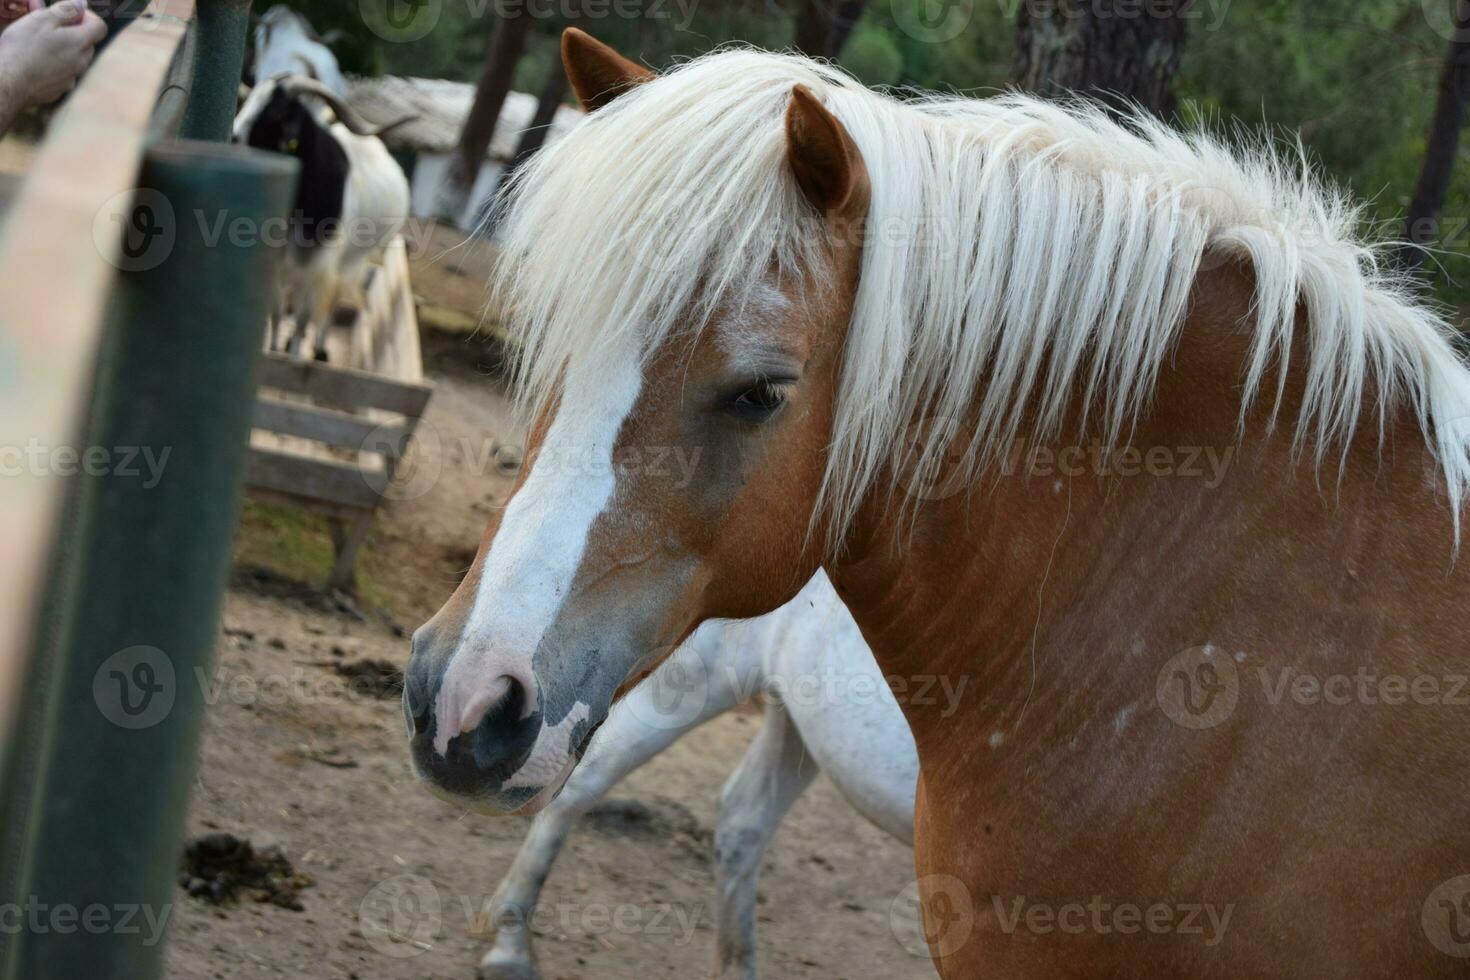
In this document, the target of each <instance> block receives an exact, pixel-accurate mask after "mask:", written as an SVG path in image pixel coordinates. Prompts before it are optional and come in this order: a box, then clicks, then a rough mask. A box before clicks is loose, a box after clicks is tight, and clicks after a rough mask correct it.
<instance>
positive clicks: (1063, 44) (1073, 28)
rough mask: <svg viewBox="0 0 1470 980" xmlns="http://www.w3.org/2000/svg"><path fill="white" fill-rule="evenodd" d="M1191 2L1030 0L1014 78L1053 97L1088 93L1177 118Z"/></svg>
mask: <svg viewBox="0 0 1470 980" xmlns="http://www.w3.org/2000/svg"><path fill="white" fill-rule="evenodd" d="M1189 4H1190V0H1152V2H1150V3H1146V4H1145V3H1138V2H1136V0H1022V2H1021V6H1020V10H1019V12H1018V13H1017V16H1016V61H1015V69H1014V71H1013V73H1012V81H1013V82H1014V83H1015V85H1016V86H1017V87H1018V88H1021V89H1023V90H1024V91H1028V92H1034V93H1035V94H1037V95H1040V96H1043V97H1046V98H1055V97H1057V96H1059V95H1063V94H1065V93H1067V92H1082V93H1084V94H1087V95H1090V96H1093V97H1094V98H1097V99H1100V100H1101V101H1103V102H1105V103H1108V104H1111V105H1114V106H1118V107H1121V106H1123V105H1126V104H1127V103H1129V102H1136V103H1138V104H1139V105H1142V106H1144V107H1145V108H1147V109H1149V110H1150V111H1152V112H1154V113H1156V114H1158V115H1161V116H1169V115H1172V114H1173V112H1174V76H1175V74H1176V73H1177V72H1178V71H1179V60H1180V56H1181V55H1182V54H1183V52H1184V36H1185V30H1184V28H1185V20H1184V17H1183V16H1182V15H1183V13H1184V12H1185V10H1186V9H1187V8H1188V6H1189Z"/></svg>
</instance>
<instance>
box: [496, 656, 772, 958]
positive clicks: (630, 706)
mask: <svg viewBox="0 0 1470 980" xmlns="http://www.w3.org/2000/svg"><path fill="white" fill-rule="evenodd" d="M673 661H677V663H674V662H673ZM675 672H677V677H678V683H679V684H680V685H681V686H682V685H686V684H689V683H691V676H692V675H691V672H694V675H697V676H693V680H692V683H693V685H694V687H695V688H696V689H697V690H699V691H700V692H701V694H702V695H703V697H704V701H703V704H702V705H700V706H698V707H699V710H698V711H697V712H693V713H685V712H679V713H677V714H670V712H669V708H668V706H667V705H668V698H667V696H665V695H663V694H661V683H662V682H664V681H665V680H667V679H668V678H670V677H673V676H674V673H675ZM743 693H744V692H743V691H741V690H740V689H739V687H738V686H737V685H736V684H734V683H732V682H730V680H729V678H728V675H725V674H723V673H722V672H719V671H707V670H706V668H705V666H704V665H703V664H702V663H701V662H700V660H699V658H698V657H697V656H696V655H695V654H694V651H692V650H690V649H688V648H686V649H685V650H683V651H679V652H676V653H675V654H674V657H673V658H672V660H671V663H670V664H667V665H665V666H664V667H662V668H660V669H659V670H658V671H655V672H654V675H653V676H652V677H650V678H649V679H648V681H646V682H645V683H643V684H642V685H640V686H639V687H638V688H636V689H635V690H634V691H632V692H631V693H630V694H629V695H628V696H627V697H625V698H624V699H623V700H622V701H621V702H619V703H618V704H617V705H615V706H614V707H613V710H612V712H611V713H610V714H609V715H608V717H607V721H606V722H605V723H604V724H603V726H602V727H601V728H600V729H598V732H597V734H596V735H595V736H593V739H592V744H591V745H589V746H588V747H587V755H586V757H584V758H583V759H582V761H581V763H579V764H578V765H577V768H576V769H574V770H573V771H572V775H571V776H570V777H569V778H568V779H567V783H566V786H564V787H563V788H562V791H561V793H560V795H558V796H557V798H556V799H554V800H552V801H551V803H550V804H549V805H548V806H547V807H546V809H544V810H542V811H541V812H540V813H539V814H537V815H536V819H535V820H534V821H532V823H531V830H530V832H529V833H528V834H527V835H526V840H525V842H524V843H523V844H521V849H520V851H519V852H518V853H517V854H516V857H515V861H514V862H512V864H511V866H510V870H509V871H508V872H506V875H505V877H504V878H503V879H502V880H501V882H500V887H498V888H497V889H496V890H495V894H494V896H493V897H492V898H491V899H490V906H489V909H488V911H489V913H490V914H491V916H492V917H493V918H492V919H491V922H493V923H494V924H495V926H496V933H495V945H494V946H493V947H492V948H491V950H490V952H488V953H486V954H485V958H484V959H482V960H481V961H480V970H479V976H480V980H537V978H538V977H539V976H540V973H539V972H538V971H537V968H536V955H535V952H534V951H533V950H532V948H531V928H530V923H531V917H532V915H533V914H534V912H535V910H536V902H537V900H538V899H539V898H540V896H541V888H542V886H543V885H545V884H546V878H547V876H548V875H550V874H551V866H552V864H553V863H554V862H555V861H556V857H557V854H559V853H560V852H561V848H562V845H563V844H564V843H565V842H566V839H567V834H569V833H571V830H572V827H573V825H574V824H575V823H576V822H577V818H578V817H580V816H581V815H582V814H584V813H586V812H587V811H588V810H590V809H591V808H592V807H593V806H595V805H596V804H597V803H598V801H599V800H601V799H602V798H603V797H605V796H606V795H607V794H608V792H610V791H611V790H612V788H613V787H614V786H616V785H617V784H618V782H619V781H621V780H622V779H623V777H625V776H627V775H628V773H630V772H632V771H633V770H634V769H637V768H638V767H639V766H641V765H643V764H644V763H645V762H647V761H648V760H649V759H652V758H653V757H654V756H656V755H658V754H659V753H660V752H662V751H663V750H664V749H666V748H668V747H669V746H670V745H673V744H674V743H675V742H677V741H678V740H679V739H680V738H681V737H683V735H684V734H685V733H686V732H688V731H690V730H692V729H694V728H697V727H698V726H700V725H702V724H704V723H705V722H706V721H709V720H710V719H711V718H714V717H716V716H718V715H721V714H724V713H725V712H726V711H729V710H730V709H731V708H733V707H735V705H737V704H739V703H740V700H741V698H742V695H743ZM686 714H688V716H687V717H686Z"/></svg>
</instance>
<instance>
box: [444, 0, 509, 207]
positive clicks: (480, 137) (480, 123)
mask: <svg viewBox="0 0 1470 980" xmlns="http://www.w3.org/2000/svg"><path fill="white" fill-rule="evenodd" d="M500 7H501V9H500V16H499V19H498V20H496V22H495V28H494V30H492V31H491V32H490V41H489V43H488V44H487V45H486V49H485V65H484V67H483V68H482V69H481V71H480V80H479V82H478V83H477V84H476V85H475V100H474V102H473V103H472V104H471V106H470V112H469V115H468V116H466V117H465V122H464V128H463V129H462V130H460V134H459V141H458V143H457V144H456V145H455V148H454V156H453V157H452V158H451V159H450V162H449V172H448V175H447V177H446V179H445V182H444V186H443V187H441V188H440V190H439V196H438V200H437V201H436V202H435V210H436V211H438V213H439V216H440V217H442V218H448V219H455V218H458V217H459V215H461V214H462V213H464V209H465V207H466V206H468V204H469V198H470V193H471V191H473V190H474V187H475V178H477V177H478V176H479V175H480V167H481V166H482V165H483V164H484V161H485V156H486V154H487V153H488V152H489V149H490V140H491V139H492V138H493V137H494V135H495V124H496V123H497V122H499V121H500V110H501V109H502V108H504V107H505V97H506V96H507V95H509V94H510V88H511V82H512V81H513V80H514V78H515V70H516V64H517V63H518V62H520V60H521V54H522V53H523V52H524V51H525V49H526V35H527V34H528V33H530V30H531V15H530V13H529V12H528V11H527V10H526V7H525V4H524V3H515V2H512V3H510V4H501V5H500Z"/></svg>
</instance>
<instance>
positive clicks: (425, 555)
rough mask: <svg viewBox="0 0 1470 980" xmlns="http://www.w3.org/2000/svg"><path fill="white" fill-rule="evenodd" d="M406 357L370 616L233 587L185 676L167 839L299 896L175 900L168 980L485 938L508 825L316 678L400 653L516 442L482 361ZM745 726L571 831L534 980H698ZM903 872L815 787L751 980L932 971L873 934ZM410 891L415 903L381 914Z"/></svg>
mask: <svg viewBox="0 0 1470 980" xmlns="http://www.w3.org/2000/svg"><path fill="white" fill-rule="evenodd" d="M437 274H438V276H439V278H440V279H443V280H445V281H451V282H454V283H455V288H456V289H458V290H460V291H461V294H462V295H461V296H460V297H458V298H453V299H449V300H446V299H443V298H442V297H443V295H444V293H445V292H446V290H444V289H443V288H441V287H440V286H437V285H435V284H434V277H433V275H426V274H422V273H420V272H419V271H418V270H417V269H416V289H418V290H420V291H421V292H422V290H423V289H424V288H425V286H426V285H427V286H428V287H429V288H430V290H431V291H432V293H433V295H432V296H431V299H432V301H434V302H443V303H444V304H445V305H446V306H460V307H463V306H465V305H467V304H468V303H469V302H470V300H467V299H465V298H464V297H473V301H474V302H478V301H479V298H480V297H481V296H482V295H483V293H482V290H481V289H480V288H479V287H474V286H471V285H469V284H468V283H466V282H462V281H459V280H464V279H467V278H468V277H467V276H464V275H462V274H460V273H457V272H454V271H452V270H443V269H440V270H437ZM471 311H472V310H471ZM467 312H470V311H467ZM426 360H427V362H428V367H429V373H430V376H431V378H432V380H433V381H434V382H435V383H436V384H437V386H438V388H437V391H436V394H435V396H434V399H433V402H432V404H431V407H430V410H429V413H428V415H427V426H428V428H427V429H426V430H424V431H425V432H426V433H431V435H428V436H426V438H425V439H423V440H421V441H420V443H419V449H418V451H417V458H416V460H415V463H414V466H415V469H414V471H413V474H412V475H411V477H410V483H411V485H412V486H413V488H414V489H413V490H412V496H411V499H403V500H399V501H396V502H394V503H392V504H391V505H390V506H388V507H387V508H386V509H385V510H384V511H383V512H382V513H381V514H380V516H379V520H378V522H377V525H376V528H375V536H374V539H373V543H372V549H371V551H370V552H369V553H368V554H366V555H365V556H364V560H365V562H366V563H367V564H366V566H365V569H366V572H367V574H369V575H370V576H371V577H372V579H373V581H374V583H375V586H376V588H377V590H378V592H379V593H381V594H387V595H388V596H390V597H391V599H390V604H391V606H392V608H391V609H389V610H370V611H367V612H359V611H358V610H357V609H356V608H355V607H353V606H351V605H344V604H341V603H339V602H338V601H336V600H334V599H332V598H330V597H326V596H323V595H321V594H319V593H317V592H315V591H314V590H313V589H312V588H311V586H310V585H308V584H306V583H301V582H294V581H289V580H283V579H281V578H279V577H275V576H271V575H268V574H263V573H260V572H258V571H251V570H248V569H240V570H237V574H236V583H235V587H234V589H233V590H232V591H231V594H230V595H229V596H228V599H227V602H226V609H225V615H224V626H223V631H222V635H221V637H220V640H219V650H218V660H217V665H216V671H215V674H214V676H213V677H212V678H206V679H203V680H202V681H200V682H201V683H203V684H205V685H206V687H205V693H206V696H207V697H208V698H209V699H210V703H211V705H212V707H211V709H210V712H209V717H208V722H207V728H206V735H205V742H204V747H203V756H202V762H201V768H200V773H199V777H198V780H197V784H196V787H195V792H194V799H193V804H192V808H191V811H190V814H189V821H188V822H189V833H190V834H191V835H194V834H201V833H205V832H208V831H212V830H222V831H228V832H230V833H233V834H236V835H238V836H241V837H246V838H249V839H251V840H252V841H254V842H255V843H257V844H264V843H275V844H278V845H280V846H282V847H283V848H284V849H285V851H286V854H287V855H288V856H289V857H290V858H291V859H292V861H293V862H294V863H295V865H296V867H297V869H298V870H301V871H304V872H306V873H308V874H309V875H311V876H312V877H313V878H314V879H315V885H314V886H312V887H310V888H308V889H307V890H306V891H304V892H303V893H302V896H301V897H302V903H303V905H304V910H303V911H300V912H293V911H290V910H287V909H284V908H279V907H276V906H273V905H260V904H243V905H234V906H226V907H222V908H216V907H214V906H211V905H208V904H205V903H204V902H202V901H201V900H199V899H193V898H189V897H187V896H186V895H185V893H184V891H183V890H182V889H180V890H179V891H178V892H177V893H176V894H177V907H176V909H175V911H174V917H173V922H172V940H171V946H170V949H169V951H168V955H167V963H168V971H169V975H170V976H172V977H177V978H188V980H195V978H236V977H258V976H290V977H323V978H328V977H330V978H338V977H359V978H364V980H366V978H379V977H389V978H400V977H401V978H415V980H422V978H425V977H433V978H439V977H444V978H472V977H474V975H475V966H476V963H477V962H478V960H479V957H480V955H481V954H482V953H483V952H484V950H485V949H486V948H487V947H488V945H489V933H488V930H487V929H486V927H485V924H484V923H483V921H481V922H477V921H476V918H477V911H478V909H479V907H480V905H481V903H483V902H484V901H485V900H486V899H488V898H489V896H490V895H491V893H492V892H493V890H494V888H495V885H496V883H497V881H498V880H499V877H500V875H501V874H502V873H503V872H504V871H505V869H506V868H507V866H508V865H509V862H510V860H511V858H512V857H513V855H514V854H515V852H516V849H517V848H518V846H519V844H520V841H521V837H522V835H523V834H524V832H525V828H526V826H527V821H525V820H523V819H517V818H506V819H491V818H485V817H479V816H475V815H471V814H466V813H464V812H462V811H460V810H458V809H456V808H454V807H451V806H449V805H447V804H445V803H442V802H440V801H438V800H436V799H435V798H433V797H431V796H429V794H428V793H427V792H425V791H424V790H423V789H422V788H421V787H420V786H419V785H417V784H416V783H415V782H414V780H413V777H412V776H411V774H410V771H409V767H408V762H407V757H406V753H405V751H404V738H403V720H402V715H401V712H400V709H399V706H398V702H397V700H396V698H392V697H390V698H387V699H379V698H377V697H376V696H374V695H373V693H372V692H370V691H367V690H366V689H364V688H360V687H352V686H349V685H348V683H347V681H346V680H344V679H343V677H342V675H341V674H340V673H339V665H341V664H344V663H345V664H355V663H358V662H360V661H362V660H364V659H372V658H384V659H387V660H390V661H392V662H393V663H397V664H401V663H402V662H403V661H404V660H405V659H406V658H407V654H408V644H407V640H406V636H407V633H408V631H410V630H411V629H412V628H413V627H414V626H416V625H417V624H418V623H419V622H420V621H422V619H423V618H425V617H426V616H427V615H429V614H431V613H432V612H433V611H434V610H435V609H436V608H437V607H438V605H439V604H440V603H441V602H442V601H443V600H444V599H445V598H446V597H447V596H448V595H449V593H450V592H451V591H452V590H453V588H454V586H455V584H456V582H457V581H458V578H459V576H460V575H461V574H463V571H464V569H465V567H466V566H467V565H468V564H469V562H470V560H471V558H472V557H473V553H474V548H475V546H476V544H477V542H478V539H479V536H480V534H481V531H482V529H483V526H484V523H485V520H486V517H487V515H488V514H489V512H490V509H491V508H493V507H494V506H496V505H497V504H499V503H501V502H502V501H503V499H504V497H505V495H506V493H507V491H508V489H509V486H510V478H509V477H508V476H505V475H503V474H502V473H501V471H500V467H499V465H498V459H499V457H497V455H496V449H497V447H500V446H505V445H510V446H514V445H515V444H516V443H517V440H518V433H516V432H515V431H514V429H513V427H512V425H511V423H510V415H509V412H508V410H507V404H506V401H505V398H504V395H503V393H502V392H501V391H500V389H499V386H498V384H497V383H496V382H495V380H494V379H493V378H491V377H490V376H489V375H488V374H487V373H486V368H487V366H488V362H489V361H493V355H491V354H487V353H486V348H484V347H482V346H481V345H479V343H478V342H477V341H475V340H472V339H466V338H465V337H463V336H462V335H460V336H452V337H450V336H445V335H442V334H440V335H435V336H432V337H430V338H429V343H428V344H427V347H426ZM197 680H199V679H196V681H197ZM759 721H760V719H759V715H758V714H755V713H753V712H752V711H740V712H734V713H731V714H729V715H726V716H725V717H722V718H720V719H717V720H716V721H714V722H712V723H710V724H709V725H707V726H705V727H704V728H703V729H700V730H698V731H696V732H693V733H691V734H690V735H688V736H687V737H686V738H685V739H684V740H683V741H681V742H680V743H678V744H676V745H675V746H674V747H673V748H672V749H670V750H669V751H668V752H667V753H665V754H664V755H663V756H661V757H659V758H658V759H656V760H654V761H653V762H652V763H650V764H649V765H648V766H647V767H645V768H644V769H643V770H641V771H639V772H637V773H635V774H634V775H633V776H632V777H630V778H629V779H628V780H627V782H626V783H625V784H623V785H622V786H620V787H619V788H618V789H617V790H615V792H614V796H615V798H619V799H627V798H633V799H636V800H638V801H640V802H641V803H642V804H644V805H645V806H646V809H644V810H638V811H635V812H636V813H637V814H641V816H640V818H639V819H635V820H631V821H629V820H617V819H601V820H598V819H591V818H589V820H588V821H587V822H586V825H585V826H584V827H582V828H580V829H579V831H578V832H577V833H576V834H574V835H573V837H572V839H571V841H570V843H569V846H568V847H567V849H566V851H565V852H564V855H563V860H562V861H561V862H560V863H559V864H558V865H557V866H556V869H555V871H554V872H553V873H552V875H551V878H550V880H549V882H548V884H547V887H546V890H545V892H544V894H543V910H542V914H541V915H540V916H538V918H537V919H536V920H535V921H536V931H537V933H538V939H537V941H538V947H539V954H540V964H541V968H542V973H543V975H544V976H545V977H546V978H547V980H555V978H565V980H572V978H578V980H581V978H586V980H592V978H596V980H605V978H612V980H621V978H630V980H632V978H636V980H653V978H679V980H686V978H690V977H699V976H703V975H707V973H708V971H709V964H710V963H711V961H712V957H713V928H712V920H713V905H712V902H713V873H712V871H713V869H712V867H711V857H710V852H711V838H712V834H713V827H714V822H715V810H716V803H717V800H718V795H719V790H720V787H721V785H722V783H723V782H724V780H725V778H726V777H727V776H728V775H729V773H730V772H731V771H732V770H733V768H734V766H735V764H736V763H737V761H738V760H739V758H740V756H741V755H742V753H743V752H744V750H745V746H746V744H747V743H748V742H749V740H750V738H751V736H752V735H753V734H754V733H755V730H756V728H757V726H758V724H759ZM911 868H912V864H911V854H910V851H909V849H908V848H907V847H905V846H903V845H901V844H899V843H897V842H895V841H893V840H892V839H890V838H888V837H886V836H885V835H883V834H882V833H881V832H880V831H878V830H876V829H874V828H873V827H872V826H870V825H868V824H867V823H865V822H864V821H863V820H862V819H861V818H860V817H858V816H857V815H856V814H855V813H854V812H853V811H852V809H851V808H850V807H848V806H847V804H846V803H845V802H844V801H843V800H842V798H841V797H840V795H839V794H838V793H837V791H836V790H835V788H834V787H833V786H832V785H831V784H830V782H828V781H827V780H826V779H825V777H823V778H822V779H821V780H819V781H818V782H817V784H816V785H815V786H814V787H813V788H812V789H811V790H810V791H809V792H808V793H807V794H806V796H805V797H804V798H803V799H802V800H800V801H799V802H798V803H797V805H796V807H795V808H794V810H793V811H792V813H791V814H790V816H789V817H788V819H787V820H786V822H785V824H784V826H783V828H782V830H781V832H780V834H779V835H778V837H777V838H776V841H775V843H774V844H773V846H772V848H771V850H770V852H769V853H768V855H767V860H766V864H765V868H764V871H763V877H762V882H761V895H762V898H761V903H762V904H761V923H760V939H759V941H760V949H761V957H762V966H763V970H764V975H765V976H768V977H777V978H784V977H812V978H827V977H846V978H873V980H879V978H881V980H899V978H907V977H916V978H917V977H926V976H932V975H933V973H932V969H931V968H930V966H929V965H928V961H927V958H925V957H922V956H916V955H914V953H913V952H911V951H910V948H908V947H907V946H906V945H905V944H906V943H908V944H909V945H910V946H911V942H912V940H911V934H910V933H908V932H907V931H906V928H905V925H906V922H907V920H906V919H905V918H904V916H903V915H902V914H900V915H899V916H898V918H897V922H898V925H897V926H896V927H895V925H894V924H893V921H894V915H893V913H892V911H891V910H892V909H893V908H894V907H895V903H897V905H896V907H898V908H900V909H902V908H903V907H904V906H905V902H904V900H903V899H902V898H900V896H901V894H902V893H903V891H904V888H905V886H906V885H907V884H908V883H909V881H910V880H911V878H912V870H911ZM404 876H417V877H414V878H409V877H404ZM425 881H426V882H428V883H430V884H428V885H425V884H424V882H425ZM415 889H417V890H415ZM410 893H411V894H412V895H414V896H417V898H418V899H419V904H418V906H416V907H409V906H404V905H403V903H402V902H400V903H399V904H398V905H397V906H393V905H391V904H388V905H385V899H392V898H393V897H394V896H402V895H404V894H410ZM436 904H437V906H438V907H437V910H436V909H435V908H434V906H435V905H436ZM385 908H387V909H392V908H397V909H398V910H399V912H400V914H402V915H408V916H410V918H412V919H413V922H411V923H410V925H412V924H413V923H421V922H424V921H427V922H428V923H429V927H428V928H427V929H426V930H425V929H423V928H422V926H420V928H417V929H412V930H411V931H412V932H413V934H414V935H419V936H428V937H430V938H429V939H428V941H426V942H425V943H424V944H423V946H422V947H421V946H417V945H405V944H402V943H392V942H389V941H386V940H384V939H383V938H382V936H381V933H380V932H379V931H377V930H375V929H374V928H373V926H374V925H375V924H376V923H377V922H379V921H381V920H382V918H383V917H384V915H385V914H386V913H385ZM415 915H416V916H419V917H420V918H413V917H414V916H415ZM364 916H366V918H364Z"/></svg>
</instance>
